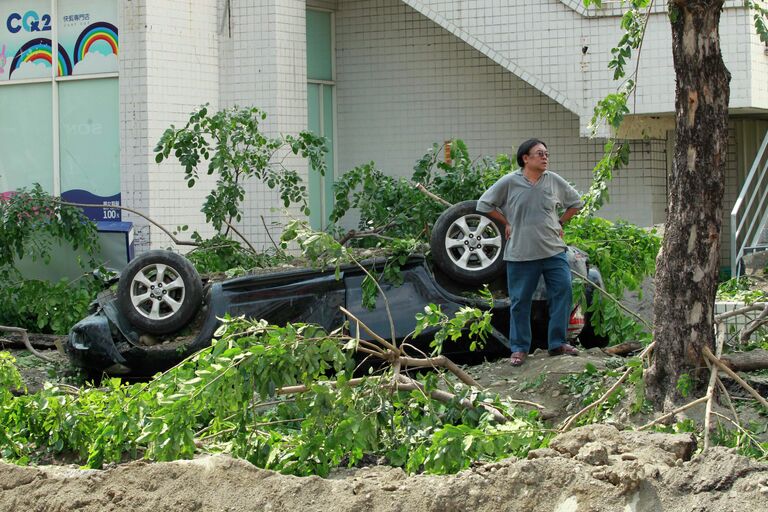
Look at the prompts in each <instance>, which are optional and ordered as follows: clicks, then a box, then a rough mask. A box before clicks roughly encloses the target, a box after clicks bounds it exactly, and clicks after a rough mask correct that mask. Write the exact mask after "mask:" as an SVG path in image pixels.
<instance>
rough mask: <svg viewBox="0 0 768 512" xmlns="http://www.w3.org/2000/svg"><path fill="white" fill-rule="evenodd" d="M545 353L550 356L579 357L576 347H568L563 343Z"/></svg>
mask: <svg viewBox="0 0 768 512" xmlns="http://www.w3.org/2000/svg"><path fill="white" fill-rule="evenodd" d="M547 353H549V355H550V356H562V355H566V356H577V355H579V351H578V350H576V347H574V346H573V345H569V344H567V343H563V344H562V345H560V346H559V347H557V348H553V349H552V350H548V351H547Z"/></svg>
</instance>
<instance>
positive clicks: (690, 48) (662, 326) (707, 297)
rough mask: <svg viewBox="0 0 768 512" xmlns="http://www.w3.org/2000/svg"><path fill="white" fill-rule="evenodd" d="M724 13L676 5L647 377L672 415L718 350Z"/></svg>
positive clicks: (711, 1) (714, 5)
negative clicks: (664, 195) (683, 383)
mask: <svg viewBox="0 0 768 512" xmlns="http://www.w3.org/2000/svg"><path fill="white" fill-rule="evenodd" d="M722 7H723V0H719V1H715V0H708V1H707V0H699V1H691V0H688V1H685V0H671V1H670V2H669V9H670V20H671V23H672V54H673V57H674V66H675V75H676V78H677V87H676V97H675V110H676V113H677V118H676V136H677V141H676V144H675V154H674V162H673V165H672V174H671V176H669V191H668V204H667V221H666V226H665V230H664V241H663V244H662V249H661V252H660V253H659V256H658V258H657V261H656V263H657V270H656V297H655V301H654V315H655V317H654V318H655V327H654V339H655V341H656V348H655V349H654V359H653V362H652V364H651V367H650V369H649V371H648V372H647V373H646V383H647V385H648V386H647V389H648V398H650V399H651V400H652V401H653V403H654V404H655V405H656V407H657V408H659V409H665V410H668V409H670V408H671V407H672V405H673V404H675V403H676V402H679V401H680V400H681V399H682V397H681V396H680V395H679V392H678V391H677V388H676V385H677V383H678V381H679V379H680V377H681V375H683V374H686V373H687V374H688V375H690V376H691V377H692V378H693V383H694V387H695V388H697V389H699V390H702V389H704V386H705V385H706V383H705V382H704V380H705V379H704V377H705V373H706V371H705V370H706V364H705V363H704V358H703V355H702V353H701V351H702V348H703V347H704V346H709V347H712V346H713V345H714V331H713V310H714V302H715V291H716V289H717V278H718V271H719V268H720V233H721V231H720V226H721V221H722V213H723V212H722V210H723V190H724V175H725V162H726V150H727V146H728V98H729V95H730V89H729V85H728V82H729V81H730V73H728V70H727V69H726V68H725V64H724V63H723V58H722V54H721V53H720V34H719V31H718V25H719V23H720V12H721V10H722ZM692 391H693V392H696V389H694V390H692Z"/></svg>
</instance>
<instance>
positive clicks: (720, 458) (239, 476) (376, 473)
mask: <svg viewBox="0 0 768 512" xmlns="http://www.w3.org/2000/svg"><path fill="white" fill-rule="evenodd" d="M694 447H695V442H694V440H693V439H692V438H691V437H690V436H688V435H670V434H654V433H637V432H621V431H618V430H617V429H615V428H614V427H610V426H607V425H593V426H589V427H582V428H580V429H576V430H574V431H571V432H569V433H566V434H563V435H561V436H559V437H557V438H556V439H555V440H554V441H553V442H552V443H551V447H550V448H546V449H541V450H537V451H534V452H532V453H531V454H530V456H529V457H528V459H527V460H517V459H514V458H512V459H507V460H504V461H501V462H498V463H492V464H482V465H478V466H475V467H473V468H471V469H468V470H466V471H463V472H461V473H459V474H456V475H450V476H430V475H414V476H407V475H406V474H405V473H403V471H402V470H400V469H394V468H389V467H381V466H378V467H370V468H362V469H354V470H341V471H338V472H336V473H335V474H333V475H332V476H331V477H330V478H327V479H323V478H319V477H306V478H298V477H292V476H285V475H280V474H278V473H275V472H272V471H267V470H261V469H258V468H256V467H254V466H252V465H251V464H249V463H247V462H245V461H242V460H236V459H232V458H230V457H226V456H204V457H200V458H197V459H195V460H191V461H176V462H167V463H147V462H132V463H129V464H124V465H119V466H115V467H112V468H109V469H105V470H99V471H97V470H88V471H83V470H78V469H74V468H69V467H55V466H48V467H17V466H12V465H9V464H4V463H0V510H8V511H10V510H31V511H40V512H43V511H59V510H80V511H84V512H88V511H93V512H96V511H98V512H102V511H111V510H131V511H136V512H139V511H155V510H188V511H194V510H205V511H230V512H235V511H246V510H264V511H268V510H306V511H322V512H326V511H347V510H349V511H355V512H359V511H360V510H365V511H368V512H377V511H397V510H414V511H421V510H424V511H426V510H434V511H451V510H455V511H460V510H467V511H474V510H485V511H489V512H494V511H508V510H525V511H539V510H541V511H547V512H551V511H558V512H566V511H573V512H575V511H586V510H590V511H617V510H624V511H632V512H640V511H656V510H665V511H685V512H691V511H709V512H720V511H733V510H762V508H763V506H764V504H765V500H766V499H768V465H765V464H759V463H756V462H754V461H751V460H749V459H746V458H743V457H740V456H737V455H734V454H733V453H730V452H729V451H727V450H725V449H721V448H715V449H712V450H709V451H707V452H706V453H704V454H703V455H701V456H699V457H694V458H691V454H692V453H693V451H694Z"/></svg>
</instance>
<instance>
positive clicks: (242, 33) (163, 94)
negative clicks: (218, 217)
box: [120, 0, 307, 251]
mask: <svg viewBox="0 0 768 512" xmlns="http://www.w3.org/2000/svg"><path fill="white" fill-rule="evenodd" d="M227 4H228V3H226V2H220V1H217V0H201V1H196V2H188V1H181V0H155V1H152V2H150V1H147V0H139V1H133V2H124V3H122V13H121V14H122V23H121V29H120V35H121V56H120V66H121V68H120V91H121V107H120V113H121V188H122V193H123V204H124V205H125V206H128V207H132V208H135V209H138V210H140V211H142V212H143V213H145V214H147V215H149V216H150V217H152V218H153V219H154V220H156V221H157V222H159V223H161V224H162V225H164V226H165V227H167V228H169V229H171V230H173V229H174V228H175V227H176V226H179V225H184V224H186V225H189V228H190V230H193V229H196V230H198V231H200V232H201V233H203V234H211V231H210V228H208V227H206V226H205V219H204V216H203V215H202V213H200V208H201V206H202V204H203V201H204V198H205V195H206V194H207V193H208V192H209V191H210V189H211V188H212V187H213V185H214V177H208V176H205V169H206V167H207V166H206V165H205V164H203V165H202V166H201V169H200V170H201V171H202V176H201V178H202V179H200V180H199V181H198V183H197V184H196V185H195V187H194V188H191V189H190V188H187V186H186V183H185V181H184V179H183V169H182V168H181V166H180V164H179V163H178V162H177V161H176V160H175V159H174V158H173V157H172V158H170V159H169V160H167V161H165V162H163V163H162V164H160V165H158V164H156V163H155V160H154V153H153V151H152V150H153V148H154V146H155V144H156V143H157V141H158V140H159V139H160V136H161V135H162V133H163V131H164V130H165V129H166V128H168V127H169V126H170V125H171V124H175V125H176V126H177V127H179V126H182V125H183V124H184V123H185V122H186V120H187V119H188V118H189V114H190V113H191V112H192V110H194V109H195V108H196V107H198V106H199V105H202V104H204V103H210V105H211V106H210V108H211V109H213V110H216V109H219V108H226V107H231V106H233V105H239V106H257V107H259V108H261V109H262V110H264V111H266V112H267V113H268V114H269V118H268V119H267V121H266V122H265V123H264V128H265V132H266V133H267V134H270V135H275V134H278V133H296V132H298V131H300V130H302V129H305V128H306V118H307V114H306V57H305V55H306V48H305V45H306V42H305V5H306V4H305V2H303V1H298V0H261V1H233V2H231V3H229V5H230V6H231V12H230V10H229V9H228V8H227ZM283 163H284V164H285V165H286V166H289V167H292V168H295V169H297V170H299V171H301V172H302V173H303V174H306V165H305V164H304V162H303V161H301V160H298V161H297V160H296V159H295V158H290V157H289V158H286V159H284V161H283ZM246 188H247V196H246V201H245V204H244V210H245V216H244V219H243V223H242V225H241V228H242V229H241V230H242V231H243V232H244V234H245V235H246V236H247V237H248V238H249V240H250V241H251V242H253V243H254V245H257V246H262V247H264V246H265V244H266V243H267V241H268V240H269V239H268V236H267V234H266V232H265V230H264V227H263V223H262V220H261V216H264V222H266V223H267V224H268V225H269V224H272V223H273V222H279V223H281V224H282V223H284V221H285V218H286V217H285V216H284V214H283V212H282V207H281V205H280V202H279V200H278V195H277V194H276V193H275V192H274V191H271V190H268V189H267V188H266V187H265V186H263V185H262V184H261V183H256V182H251V183H249V184H248V185H247V187H246ZM273 207H274V208H273ZM273 210H274V211H273ZM290 213H291V214H292V215H294V216H298V213H297V211H296V210H293V211H291V212H290ZM125 219H126V220H130V221H133V222H134V224H135V226H136V234H137V240H136V243H137V250H139V251H141V250H145V249H148V248H157V247H167V246H170V245H171V243H170V240H169V239H168V238H167V237H166V236H165V235H164V234H163V233H162V232H161V231H160V230H158V229H157V228H156V227H150V226H148V223H147V222H146V221H145V220H144V219H142V218H140V217H137V216H135V215H132V214H129V213H127V212H126V213H125ZM274 234H275V235H279V231H276V233H274ZM180 238H185V235H181V236H180ZM182 249H183V248H182Z"/></svg>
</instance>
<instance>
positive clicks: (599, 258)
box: [565, 217, 661, 342]
mask: <svg viewBox="0 0 768 512" xmlns="http://www.w3.org/2000/svg"><path fill="white" fill-rule="evenodd" d="M565 241H566V243H568V244H569V245H574V246H576V247H579V248H580V249H582V250H583V251H585V252H586V253H587V254H588V255H589V261H590V264H592V265H595V266H597V268H599V269H600V272H601V274H602V276H603V283H604V285H605V289H606V291H607V292H608V293H610V294H611V295H612V296H614V297H617V298H621V297H623V296H624V293H625V291H637V292H639V291H641V290H640V286H641V284H642V282H643V279H644V278H645V277H646V276H648V275H652V274H653V272H654V270H655V268H656V255H657V254H658V252H659V248H660V247H661V239H660V238H659V237H658V236H657V235H656V234H655V232H654V231H650V232H649V231H646V230H644V229H642V228H639V227H637V226H634V225H632V224H629V223H626V222H621V221H619V222H615V223H614V222H611V221H608V220H605V219H601V218H599V217H589V218H584V217H576V218H574V219H573V220H572V221H571V222H569V223H568V224H567V225H566V229H565ZM587 311H588V312H590V313H591V314H592V323H593V325H594V326H595V332H597V334H600V335H605V336H609V337H610V339H611V340H612V341H615V342H618V341H625V340H628V339H644V338H647V335H646V334H644V333H643V331H642V327H641V326H640V325H639V324H637V322H636V321H635V320H634V319H632V318H630V317H628V316H626V315H625V313H624V312H622V311H621V309H620V308H619V307H618V306H617V305H616V304H615V303H614V302H613V301H611V300H609V299H606V298H605V297H603V296H602V294H599V293H595V294H594V295H593V300H592V304H591V305H590V306H589V308H588V309H587Z"/></svg>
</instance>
